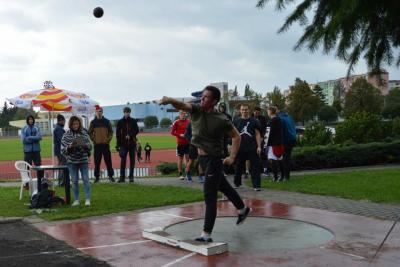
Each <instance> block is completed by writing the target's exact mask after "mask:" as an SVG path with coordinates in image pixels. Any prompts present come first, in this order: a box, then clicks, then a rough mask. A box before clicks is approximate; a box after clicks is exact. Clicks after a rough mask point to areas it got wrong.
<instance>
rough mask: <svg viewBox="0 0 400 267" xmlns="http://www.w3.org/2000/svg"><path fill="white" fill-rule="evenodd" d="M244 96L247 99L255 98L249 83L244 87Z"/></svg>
mask: <svg viewBox="0 0 400 267" xmlns="http://www.w3.org/2000/svg"><path fill="white" fill-rule="evenodd" d="M244 96H245V97H246V98H247V99H250V98H252V97H253V96H254V91H253V90H251V88H250V85H249V84H248V83H246V85H245V87H244Z"/></svg>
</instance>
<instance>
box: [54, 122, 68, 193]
mask: <svg viewBox="0 0 400 267" xmlns="http://www.w3.org/2000/svg"><path fill="white" fill-rule="evenodd" d="M64 126H65V118H64V116H63V115H61V114H58V115H57V124H56V127H55V128H54V131H53V143H54V155H55V156H56V157H57V160H58V165H62V166H65V165H67V159H66V158H65V157H64V155H63V154H62V153H61V139H62V137H63V135H64V133H65V130H64ZM58 185H59V186H63V185H64V172H58Z"/></svg>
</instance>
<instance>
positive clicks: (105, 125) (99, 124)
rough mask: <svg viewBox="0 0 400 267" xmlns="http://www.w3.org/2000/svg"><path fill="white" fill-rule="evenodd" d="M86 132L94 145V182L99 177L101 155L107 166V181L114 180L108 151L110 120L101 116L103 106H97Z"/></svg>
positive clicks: (111, 135)
mask: <svg viewBox="0 0 400 267" xmlns="http://www.w3.org/2000/svg"><path fill="white" fill-rule="evenodd" d="M88 133H89V136H90V139H91V140H92V142H93V145H94V177H95V180H94V182H95V183H98V182H99V179H100V164H101V158H102V157H104V162H105V163H106V166H107V174H108V179H109V181H110V182H112V183H113V182H115V180H114V177H113V176H114V170H113V167H112V160H111V151H110V142H111V139H112V137H113V129H112V125H111V122H110V121H109V120H108V119H106V118H105V117H104V116H103V108H101V107H97V109H96V117H95V118H94V119H93V120H92V121H91V122H90V126H89V131H88Z"/></svg>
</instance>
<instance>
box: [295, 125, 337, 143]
mask: <svg viewBox="0 0 400 267" xmlns="http://www.w3.org/2000/svg"><path fill="white" fill-rule="evenodd" d="M331 141H332V133H331V131H329V130H328V129H327V128H326V127H325V124H324V123H323V122H313V123H311V124H309V125H307V126H306V128H305V131H304V134H303V138H302V139H301V142H302V144H303V145H306V146H318V145H327V144H329V143H331Z"/></svg>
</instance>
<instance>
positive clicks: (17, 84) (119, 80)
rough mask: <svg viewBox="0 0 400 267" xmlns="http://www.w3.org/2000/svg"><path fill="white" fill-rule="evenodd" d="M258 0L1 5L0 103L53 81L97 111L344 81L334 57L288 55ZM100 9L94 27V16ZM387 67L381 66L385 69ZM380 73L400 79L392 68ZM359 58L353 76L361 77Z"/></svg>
mask: <svg viewBox="0 0 400 267" xmlns="http://www.w3.org/2000/svg"><path fill="white" fill-rule="evenodd" d="M255 4H256V1H255V0H254V1H243V0H218V1H211V0H202V1H199V0H187V1H183V0H153V1H144V0H142V1H139V0H136V1H133V0H132V1H128V0H126V1H120V0H114V1H111V0H110V1H78V0H76V1H68V0H52V1H44V0H42V1H39V0H35V1H32V0H30V1H19V0H16V1H3V2H2V4H1V5H0V32H1V34H2V41H1V42H0V89H1V92H2V94H1V96H0V101H1V102H3V101H4V99H5V98H6V97H14V96H17V95H19V94H22V93H24V92H26V91H28V90H33V89H39V88H42V86H43V81H45V80H51V81H53V83H54V85H55V86H56V87H58V88H64V89H69V90H76V91H81V92H84V93H86V94H88V95H89V96H91V97H92V98H93V99H95V100H97V101H99V102H100V103H101V104H102V105H110V104H123V103H126V102H139V101H144V100H152V99H158V98H161V96H162V95H171V96H188V95H189V94H190V92H192V91H194V90H198V89H201V88H202V87H204V86H205V85H207V84H208V83H211V82H219V81H226V82H228V83H229V87H230V88H233V87H234V86H235V85H237V86H238V89H239V92H240V93H243V91H244V86H245V84H246V83H249V84H250V86H251V88H253V89H254V90H256V91H258V92H261V93H262V94H263V95H264V94H265V93H266V92H268V91H270V90H272V89H273V87H274V86H275V85H276V86H278V87H279V88H281V89H286V88H287V87H288V86H289V85H290V84H292V83H293V81H294V79H295V78H296V77H300V78H301V79H305V80H307V81H308V82H309V83H315V82H318V81H324V80H329V79H334V78H339V77H343V76H345V75H346V70H347V67H346V66H345V65H344V64H343V63H342V62H340V61H339V60H337V59H335V58H334V56H333V55H322V54H321V53H315V54H310V53H309V52H308V51H306V50H302V51H301V52H293V51H292V47H293V46H294V44H295V42H296V40H297V39H298V37H299V36H300V34H301V32H302V31H301V29H300V28H299V27H297V26H296V27H294V28H292V29H291V30H290V31H288V32H287V33H285V34H280V35H277V33H276V32H277V30H278V28H279V27H280V25H282V23H283V21H284V18H285V16H286V15H287V13H286V14H285V13H278V12H276V11H275V10H274V1H271V2H270V3H269V4H268V5H267V6H266V8H265V9H263V10H259V9H257V8H255ZM96 6H101V7H103V8H104V12H105V14H104V16H103V17H102V18H100V19H96V18H95V17H94V16H93V15H92V10H93V8H94V7H96ZM385 67H386V66H385ZM386 69H387V70H388V71H389V73H390V76H389V78H390V79H400V75H399V69H396V68H395V67H391V68H388V67H386ZM365 71H366V67H365V62H364V61H363V60H361V61H360V62H359V64H358V65H357V66H356V69H355V72H356V73H360V72H365Z"/></svg>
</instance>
